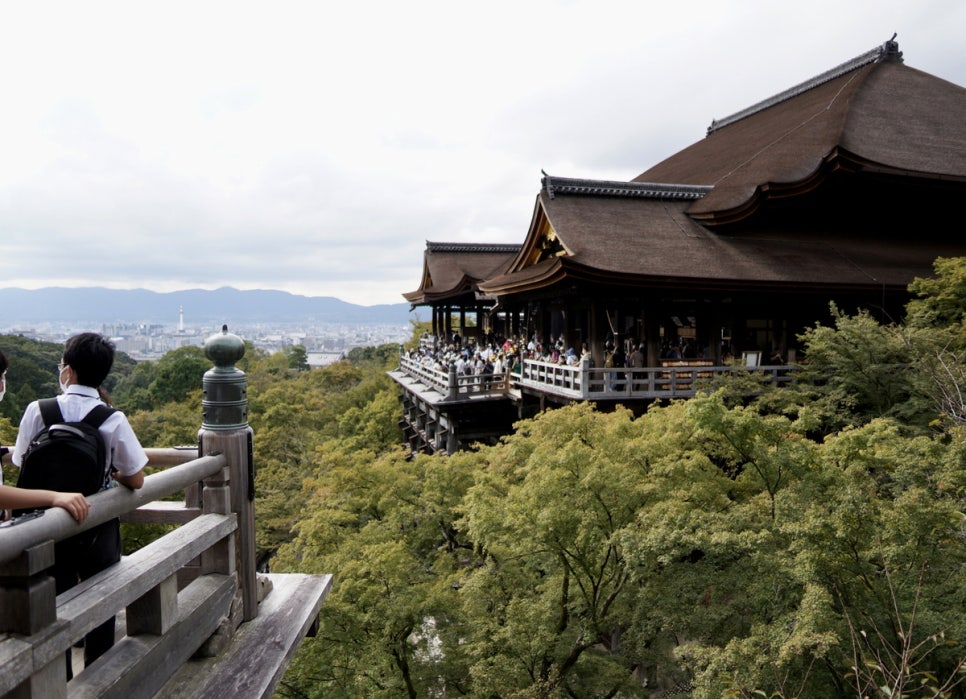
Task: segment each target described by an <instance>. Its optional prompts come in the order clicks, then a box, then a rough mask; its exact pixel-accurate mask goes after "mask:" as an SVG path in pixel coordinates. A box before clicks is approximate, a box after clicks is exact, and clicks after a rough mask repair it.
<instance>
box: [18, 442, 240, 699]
mask: <svg viewBox="0 0 966 699" xmlns="http://www.w3.org/2000/svg"><path fill="white" fill-rule="evenodd" d="M226 466H227V462H226V459H225V457H224V456H223V455H212V456H205V457H202V458H200V459H195V460H193V461H191V462H189V463H186V464H184V465H181V466H176V467H174V468H171V469H168V470H166V471H162V472H160V473H155V474H152V475H150V476H147V477H146V478H145V480H144V486H143V487H142V488H141V489H139V490H136V491H132V490H128V489H127V488H124V487H118V488H113V489H111V490H108V491H104V492H102V493H98V494H97V495H93V496H91V497H90V498H89V500H90V503H91V510H90V515H89V516H88V518H87V520H86V521H85V522H84V523H83V524H81V525H78V524H77V523H76V522H74V520H73V519H72V518H71V517H70V515H69V514H68V513H67V512H66V511H65V510H61V509H59V508H52V509H50V510H47V511H46V512H45V513H44V514H43V516H42V517H39V518H37V519H34V520H31V521H28V522H24V523H22V524H18V525H16V526H12V527H9V528H7V529H6V531H5V532H4V533H3V534H2V535H0V595H2V598H3V604H2V605H0V619H2V628H3V631H5V632H6V633H5V634H4V635H3V637H2V639H3V640H0V692H2V693H4V694H6V693H8V692H14V693H15V694H14V695H15V696H24V697H38V698H39V697H44V699H46V698H48V697H66V696H68V692H67V679H66V670H65V653H66V652H67V651H68V650H69V649H70V648H71V646H72V645H73V644H74V643H75V642H76V641H79V640H80V639H82V638H83V637H84V635H85V634H86V633H87V632H88V631H90V630H91V629H93V628H94V627H96V626H98V625H99V624H101V623H102V622H104V621H106V620H107V619H109V618H110V617H112V616H114V615H116V614H119V613H124V614H125V617H126V619H125V626H126V630H127V635H126V637H125V638H123V639H122V640H121V641H119V642H118V643H117V644H116V645H115V646H114V648H112V649H111V650H110V651H108V653H107V654H106V655H104V656H103V657H102V658H101V659H100V660H99V661H98V662H97V663H95V664H94V665H93V666H91V667H90V668H88V669H87V670H85V671H83V672H80V673H79V674H78V675H77V676H76V677H75V678H74V680H73V681H72V682H71V683H70V696H98V697H102V696H104V697H107V696H117V697H132V696H151V695H152V694H153V693H154V692H155V691H157V690H158V689H159V688H160V687H161V686H162V685H163V684H164V682H165V681H166V680H167V679H168V677H169V676H170V674H172V673H173V672H174V671H175V670H177V669H178V666H179V665H180V664H181V663H183V662H184V661H186V660H187V659H188V658H189V657H190V656H191V655H192V654H193V653H194V652H195V651H196V650H197V649H198V648H199V647H200V646H201V645H202V644H203V643H204V641H205V640H206V639H207V638H208V637H209V636H210V635H211V634H212V633H214V631H215V630H216V629H217V627H218V624H219V623H220V620H221V618H222V617H223V616H225V615H226V614H227V612H228V609H229V605H230V603H231V600H232V597H233V596H234V594H235V590H236V588H237V586H238V577H237V576H236V575H235V572H236V571H235V555H234V535H235V532H236V530H237V529H238V517H237V515H236V514H234V513H232V512H231V511H230V509H229V502H230V496H229V487H230V485H229V478H228V469H227V468H226ZM199 482H202V483H203V486H202V488H203V499H204V502H205V505H204V506H203V507H202V508H201V511H200V513H199V515H198V516H197V517H195V518H194V519H192V520H191V521H190V522H189V523H187V524H185V525H183V526H182V527H180V528H179V529H177V530H176V531H175V532H173V533H171V534H168V535H167V536H164V537H162V538H160V539H158V540H156V541H154V542H152V543H151V544H148V545H147V546H145V547H144V548H142V549H140V550H139V551H137V552H136V553H134V554H132V555H130V556H127V557H125V558H123V559H122V560H121V562H120V563H118V564H116V565H114V566H112V567H110V568H108V569H107V570H105V571H102V572H101V573H99V574H97V575H95V576H94V577H92V578H90V579H88V580H86V581H84V582H82V583H80V584H78V585H77V586H75V587H73V588H71V589H70V590H68V591H67V592H64V593H63V594H61V595H57V596H56V597H55V594H54V582H53V578H51V577H50V575H49V568H50V567H51V566H52V565H53V563H54V542H55V541H60V540H62V539H65V538H68V537H70V536H73V535H74V534H78V533H80V532H82V531H86V530H88V529H90V528H92V527H94V526H96V525H98V524H102V523H103V522H107V521H109V520H111V519H113V518H115V517H118V516H121V515H123V514H125V513H127V512H130V511H132V510H135V509H136V508H138V507H141V506H143V505H145V504H147V503H150V502H153V501H156V500H158V499H160V498H163V497H166V496H169V495H171V494H173V493H176V492H178V491H180V490H183V489H185V488H190V487H191V486H192V485H195V484H198V483H199ZM195 559H198V561H199V563H198V566H197V570H196V572H197V575H193V576H189V577H193V578H194V579H193V580H190V581H189V580H187V579H182V580H181V581H180V583H179V578H178V576H179V571H181V570H182V569H183V568H184V567H185V566H187V565H188V564H189V563H191V562H192V561H193V560H195ZM179 588H182V589H181V590H180V591H179ZM162 658H163V659H164V662H159V660H160V659H162Z"/></svg>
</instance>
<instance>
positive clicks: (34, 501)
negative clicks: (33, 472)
mask: <svg viewBox="0 0 966 699" xmlns="http://www.w3.org/2000/svg"><path fill="white" fill-rule="evenodd" d="M0 507H3V508H5V509H11V510H19V509H23V508H27V507H61V508H63V509H65V510H67V512H69V513H70V516H71V517H73V518H74V519H76V520H77V521H78V522H83V521H84V520H85V519H87V513H88V512H89V511H90V509H91V505H90V503H89V502H87V499H86V498H85V497H84V496H83V495H81V494H80V493H59V492H57V491H55V490H29V489H27V488H14V487H13V486H9V485H0Z"/></svg>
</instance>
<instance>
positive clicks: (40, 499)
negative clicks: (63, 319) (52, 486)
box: [0, 351, 91, 522]
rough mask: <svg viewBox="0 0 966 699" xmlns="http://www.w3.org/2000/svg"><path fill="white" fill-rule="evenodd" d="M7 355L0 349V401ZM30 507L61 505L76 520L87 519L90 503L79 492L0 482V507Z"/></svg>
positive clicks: (0, 450)
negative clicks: (25, 486)
mask: <svg viewBox="0 0 966 699" xmlns="http://www.w3.org/2000/svg"><path fill="white" fill-rule="evenodd" d="M8 366H9V363H8V361H7V355H5V354H4V353H3V352H2V351H0V401H2V400H3V396H4V394H5V393H6V392H7V367H8ZM8 451H9V450H8V449H7V447H0V457H2V456H4V455H6V454H7V452H8ZM31 507H61V508H63V509H65V510H67V512H69V513H70V515H71V517H73V518H74V519H76V520H77V521H78V522H83V521H84V520H85V519H87V513H88V512H90V508H91V506H90V503H89V502H87V498H85V497H84V496H83V495H81V494H80V493H58V492H57V491H55V490H27V489H25V488H15V487H13V486H10V485H2V484H0V509H2V510H21V509H27V508H31Z"/></svg>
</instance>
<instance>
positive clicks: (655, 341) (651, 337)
mask: <svg viewBox="0 0 966 699" xmlns="http://www.w3.org/2000/svg"><path fill="white" fill-rule="evenodd" d="M644 339H645V342H646V343H647V359H646V361H647V366H651V367H654V366H661V320H660V315H659V313H658V310H657V307H656V305H654V304H649V305H648V306H647V307H646V308H645V309H644Z"/></svg>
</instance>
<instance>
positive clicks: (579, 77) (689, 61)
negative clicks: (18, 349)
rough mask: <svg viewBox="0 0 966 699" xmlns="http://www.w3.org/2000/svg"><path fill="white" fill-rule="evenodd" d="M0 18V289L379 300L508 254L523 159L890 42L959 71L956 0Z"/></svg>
mask: <svg viewBox="0 0 966 699" xmlns="http://www.w3.org/2000/svg"><path fill="white" fill-rule="evenodd" d="M0 8H2V9H0V66H2V68H0V75H2V98H0V104H2V109H0V124H2V128H0V262H2V272H0V287H24V288H38V287H43V286H108V287H114V288H145V289H150V290H153V291H173V290H176V289H187V288H216V287H219V286H233V287H236V288H239V289H281V290H285V291H291V292H293V293H297V294H304V295H307V296H335V297H338V298H341V299H343V300H346V301H350V302H353V303H359V304H364V305H371V304H376V303H400V302H402V301H403V298H402V296H401V294H402V293H403V292H406V291H412V290H414V289H416V288H417V287H418V286H419V280H420V274H421V271H422V254H423V250H424V249H425V246H426V241H427V240H431V241H441V242H450V241H485V242H509V243H520V242H522V241H523V239H524V237H525V235H526V232H527V227H528V225H529V223H530V217H531V214H532V211H533V204H534V198H535V196H536V194H537V192H538V190H539V187H540V177H541V175H540V171H541V169H544V170H546V171H547V172H548V173H550V174H552V175H558V176H564V177H587V178H598V179H618V180H629V179H631V178H633V177H635V176H636V175H638V174H639V173H641V172H643V171H644V170H646V169H647V168H649V167H650V166H652V165H654V164H656V163H657V162H659V161H660V160H662V159H664V158H665V157H667V156H669V155H671V154H673V153H675V152H676V151H678V150H680V149H682V148H684V147H685V146H687V145H689V144H691V143H693V142H694V141H697V140H699V139H701V138H702V137H703V136H704V133H705V129H706V128H707V126H708V125H709V124H710V123H711V121H712V119H714V118H721V117H724V116H728V115H729V114H732V113H734V112H736V111H738V110H740V109H742V108H744V107H746V106H748V105H750V104H753V103H755V102H758V101H760V100H762V99H765V98H767V97H769V96H771V95H773V94H776V93H778V92H781V91H782V90H784V89H785V88H788V87H791V86H792V85H794V84H796V83H799V82H802V81H804V80H807V79H808V78H811V77H813V76H815V75H817V74H819V73H822V72H824V71H825V70H827V69H829V68H832V67H834V66H836V65H838V64H840V63H843V62H845V61H847V60H849V59H851V58H853V57H855V56H858V55H860V54H862V53H865V52H866V51H868V50H869V49H872V48H874V47H876V46H878V45H880V44H882V43H883V42H884V41H886V40H888V39H889V38H890V37H891V36H892V34H893V32H898V37H897V39H896V40H897V41H898V43H899V48H900V50H901V51H902V52H903V54H904V57H905V61H906V64H907V65H909V66H912V67H914V68H918V69H920V70H924V71H926V72H929V73H932V74H934V75H937V76H939V77H941V78H944V79H946V80H949V81H951V82H954V83H957V84H959V85H966V2H962V1H961V0H915V1H913V0H902V1H899V0H879V1H877V2H867V1H865V0H861V1H853V0H834V1H830V0H810V1H809V2H802V3H797V2H796V3H792V2H783V1H778V0H767V1H765V0H748V1H744V2H742V1H739V0H733V1H732V2H721V1H720V0H716V1H714V2H706V1H704V0H700V1H696V0H692V1H690V2H666V3H658V2H650V1H647V0H633V1H624V0H618V1H613V0H611V1H602V0H593V1H587V2H584V1H582V0H558V1H555V0H513V1H510V2H504V1H502V0H490V1H489V2H483V3H479V2H475V3H469V2H460V1H459V0H446V1H442V2H435V1H434V2H423V1H420V0H410V2H400V1H398V0H392V1H382V0H370V1H369V2H353V1H352V0H343V1H341V2H325V1H322V0H319V1H316V2H285V1H284V0H273V1H272V2H267V1H266V2H260V3H251V2H204V0H193V1H191V2H176V1H175V2H172V1H170V0H169V1H166V2H154V3H146V2H130V1H125V2H117V3H104V2H96V1H92V0H85V1H84V2H76V1H71V2H63V3H50V2H40V1H38V2H25V1H22V0H0ZM964 118H966V115H964Z"/></svg>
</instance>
